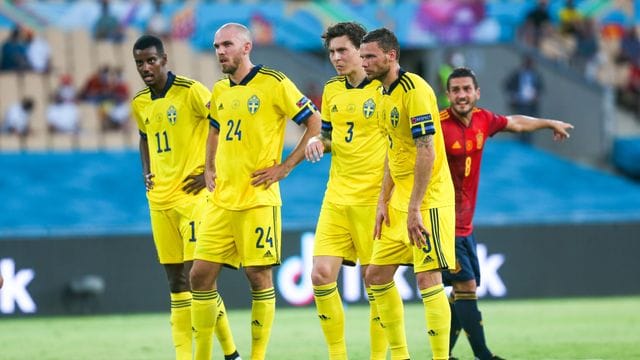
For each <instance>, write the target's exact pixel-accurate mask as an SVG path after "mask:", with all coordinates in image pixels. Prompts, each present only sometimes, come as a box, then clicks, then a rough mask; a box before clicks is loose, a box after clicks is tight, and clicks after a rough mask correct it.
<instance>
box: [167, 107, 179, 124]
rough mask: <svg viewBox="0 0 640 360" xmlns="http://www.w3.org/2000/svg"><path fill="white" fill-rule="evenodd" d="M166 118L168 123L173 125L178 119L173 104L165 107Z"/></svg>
mask: <svg viewBox="0 0 640 360" xmlns="http://www.w3.org/2000/svg"><path fill="white" fill-rule="evenodd" d="M167 120H169V124H171V125H175V124H176V121H177V120H178V111H177V110H176V108H175V107H174V106H173V105H171V106H169V108H168V109H167Z"/></svg>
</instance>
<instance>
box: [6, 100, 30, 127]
mask: <svg viewBox="0 0 640 360" xmlns="http://www.w3.org/2000/svg"><path fill="white" fill-rule="evenodd" d="M33 107H34V102H33V99H31V98H29V97H25V98H23V99H22V100H20V102H17V103H15V104H13V105H11V106H10V107H9V109H8V110H7V113H6V114H5V116H4V123H3V124H2V132H4V133H11V134H16V135H18V136H20V137H26V136H27V135H29V122H30V118H31V113H32V112H33Z"/></svg>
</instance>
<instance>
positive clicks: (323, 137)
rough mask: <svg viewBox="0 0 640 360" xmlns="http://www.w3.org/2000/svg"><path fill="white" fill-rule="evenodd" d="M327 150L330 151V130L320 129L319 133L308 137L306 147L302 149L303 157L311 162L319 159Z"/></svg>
mask: <svg viewBox="0 0 640 360" xmlns="http://www.w3.org/2000/svg"><path fill="white" fill-rule="evenodd" d="M328 152H331V131H330V130H324V129H321V130H320V135H316V136H314V137H312V138H311V139H309V142H308V143H307V147H306V148H305V149H304V157H305V158H306V159H307V161H310V162H312V163H313V162H317V161H320V159H322V155H323V154H324V153H328Z"/></svg>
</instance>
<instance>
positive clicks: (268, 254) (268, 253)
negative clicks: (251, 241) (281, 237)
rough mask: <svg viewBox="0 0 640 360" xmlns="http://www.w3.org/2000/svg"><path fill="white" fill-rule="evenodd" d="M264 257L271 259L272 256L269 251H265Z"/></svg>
mask: <svg viewBox="0 0 640 360" xmlns="http://www.w3.org/2000/svg"><path fill="white" fill-rule="evenodd" d="M264 257H266V258H267V257H273V254H271V250H267V252H266V253H264Z"/></svg>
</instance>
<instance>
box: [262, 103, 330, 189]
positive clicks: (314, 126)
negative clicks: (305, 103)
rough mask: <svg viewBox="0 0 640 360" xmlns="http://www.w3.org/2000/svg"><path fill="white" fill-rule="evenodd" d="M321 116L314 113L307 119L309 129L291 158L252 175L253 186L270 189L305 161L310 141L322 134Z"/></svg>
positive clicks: (292, 152)
mask: <svg viewBox="0 0 640 360" xmlns="http://www.w3.org/2000/svg"><path fill="white" fill-rule="evenodd" d="M320 122H321V121H320V114H318V113H316V112H314V113H313V114H311V116H309V118H307V120H306V121H305V124H306V126H307V128H306V129H305V131H304V134H302V137H301V138H300V140H299V141H298V144H297V145H296V147H295V148H294V149H293V151H291V153H289V156H287V158H286V159H285V160H284V161H283V162H282V163H281V164H276V165H273V166H271V167H268V168H264V169H259V170H257V171H255V172H254V173H253V174H251V177H252V178H253V180H252V181H251V185H253V186H261V185H264V186H265V188H269V186H271V184H273V183H275V182H278V181H280V180H282V179H284V178H285V177H287V175H289V173H290V172H291V170H293V168H294V167H295V166H296V165H298V164H299V163H300V161H302V159H304V156H305V148H306V146H307V144H308V143H309V140H310V139H311V138H312V137H314V136H317V135H318V134H320Z"/></svg>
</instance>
